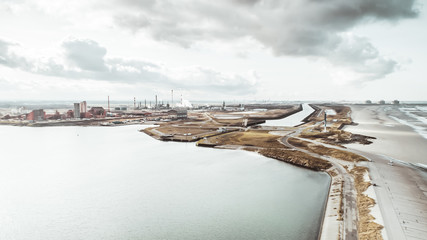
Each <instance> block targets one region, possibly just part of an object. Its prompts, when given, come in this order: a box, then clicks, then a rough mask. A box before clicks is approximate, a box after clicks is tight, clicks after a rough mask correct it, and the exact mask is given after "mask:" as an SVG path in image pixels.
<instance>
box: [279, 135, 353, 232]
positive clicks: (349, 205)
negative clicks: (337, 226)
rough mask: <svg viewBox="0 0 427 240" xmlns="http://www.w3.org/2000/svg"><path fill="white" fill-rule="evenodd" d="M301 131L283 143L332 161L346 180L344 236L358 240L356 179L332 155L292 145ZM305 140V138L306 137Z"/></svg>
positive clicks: (344, 189)
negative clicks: (294, 138) (320, 153)
mask: <svg viewBox="0 0 427 240" xmlns="http://www.w3.org/2000/svg"><path fill="white" fill-rule="evenodd" d="M298 134H299V131H297V132H295V133H293V134H290V135H288V136H285V137H283V138H282V139H281V141H282V143H283V144H284V145H285V146H287V147H289V148H291V149H296V150H298V151H301V152H304V153H307V154H309V155H311V156H313V157H316V158H321V159H324V160H326V161H328V162H330V163H331V164H332V165H333V166H334V167H335V168H336V169H337V170H338V172H339V174H341V176H342V177H343V180H344V185H343V210H344V214H343V228H344V234H343V236H342V237H343V238H342V239H345V240H357V239H358V234H357V223H358V211H357V201H356V199H357V193H356V188H355V186H354V180H353V177H352V176H351V175H350V174H349V173H348V172H347V171H346V170H345V169H344V167H343V166H342V165H341V164H339V163H338V160H337V159H335V158H332V157H326V156H321V155H319V154H316V153H312V152H310V151H307V150H305V149H301V148H297V147H295V146H293V145H291V144H290V143H289V142H288V139H289V137H292V136H293V135H298ZM304 140H305V139H304Z"/></svg>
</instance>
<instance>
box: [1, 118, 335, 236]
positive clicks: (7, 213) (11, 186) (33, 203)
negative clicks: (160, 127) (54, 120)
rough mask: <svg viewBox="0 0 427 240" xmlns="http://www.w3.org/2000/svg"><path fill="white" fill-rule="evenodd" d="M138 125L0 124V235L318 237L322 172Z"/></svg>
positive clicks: (325, 178)
mask: <svg viewBox="0 0 427 240" xmlns="http://www.w3.org/2000/svg"><path fill="white" fill-rule="evenodd" d="M139 128H141V126H123V127H110V128H109V127H49V128H29V127H11V126H0V154H1V155H0V194H1V197H0V226H1V227H0V239H6V240H7V239H13V240H21V239H31V240H38V239H40V240H49V239H52V240H53V239H54V240H57V239H62V240H66V239H94V240H95V239H104V240H109V239H114V240H117V239H316V238H317V234H318V231H319V227H320V223H321V219H322V218H323V217H322V214H323V206H324V204H325V201H326V197H327V194H328V187H329V182H330V179H329V176H328V175H327V174H325V173H319V172H314V171H309V170H305V169H301V168H297V167H294V166H291V165H289V164H285V163H282V162H279V161H276V160H272V159H269V158H265V157H263V156H260V155H258V154H256V153H250V152H244V151H235V150H234V151H233V150H217V149H209V148H200V147H196V146H195V145H194V144H193V143H174V142H160V141H156V140H154V139H152V138H150V137H148V136H147V135H145V134H143V133H140V132H138V131H137V130H138V129H139Z"/></svg>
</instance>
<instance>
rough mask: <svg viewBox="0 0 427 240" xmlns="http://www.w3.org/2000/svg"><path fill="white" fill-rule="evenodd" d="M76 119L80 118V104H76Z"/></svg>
mask: <svg viewBox="0 0 427 240" xmlns="http://www.w3.org/2000/svg"><path fill="white" fill-rule="evenodd" d="M74 118H80V103H74Z"/></svg>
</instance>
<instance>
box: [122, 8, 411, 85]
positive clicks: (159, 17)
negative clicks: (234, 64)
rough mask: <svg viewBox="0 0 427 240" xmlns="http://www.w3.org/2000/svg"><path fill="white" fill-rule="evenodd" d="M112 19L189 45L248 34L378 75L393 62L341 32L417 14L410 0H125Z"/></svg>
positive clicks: (278, 50)
mask: <svg viewBox="0 0 427 240" xmlns="http://www.w3.org/2000/svg"><path fill="white" fill-rule="evenodd" d="M123 4H124V5H125V6H127V8H125V10H122V11H119V10H117V14H116V16H115V22H116V23H117V25H119V26H121V27H126V28H129V29H131V30H132V31H135V32H136V31H138V30H141V31H148V32H149V33H150V34H151V35H152V36H153V38H155V39H157V40H162V41H169V42H173V43H176V44H179V45H181V46H183V47H189V46H191V44H193V43H194V42H197V41H209V40H212V39H220V40H229V39H238V38H241V37H248V36H249V37H251V38H253V39H256V40H257V41H258V42H260V43H261V44H263V45H264V46H266V47H268V48H270V49H271V50H272V51H273V53H274V54H275V55H278V56H282V55H287V56H311V57H321V58H325V59H327V60H328V61H330V62H331V63H332V64H334V65H338V66H343V67H346V68H349V69H351V70H353V71H354V72H356V73H358V74H361V75H362V76H363V79H361V80H374V79H378V78H382V77H384V76H385V75H387V74H389V73H391V72H393V71H394V69H395V67H396V65H397V63H396V62H395V61H393V60H390V59H387V58H386V57H384V56H382V55H381V54H380V53H379V52H378V51H377V49H376V48H375V47H374V46H372V44H370V43H369V42H368V40H367V39H364V38H361V37H358V36H351V35H347V36H346V35H345V34H343V33H345V32H346V31H350V30H351V29H352V28H353V27H354V26H356V25H358V24H363V23H369V22H371V21H390V22H395V21H398V20H400V19H405V18H413V17H416V16H417V15H418V12H417V10H416V4H415V0H351V1H349V0H300V1H294V0H288V1H284V0H231V1H230V0H218V1H197V0H187V1H179V2H178V1H167V0H158V1H154V0H126V1H118V0H117V5H120V6H123Z"/></svg>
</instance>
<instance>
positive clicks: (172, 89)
mask: <svg viewBox="0 0 427 240" xmlns="http://www.w3.org/2000/svg"><path fill="white" fill-rule="evenodd" d="M171 95H172V105H171V106H173V89H172V90H171Z"/></svg>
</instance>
